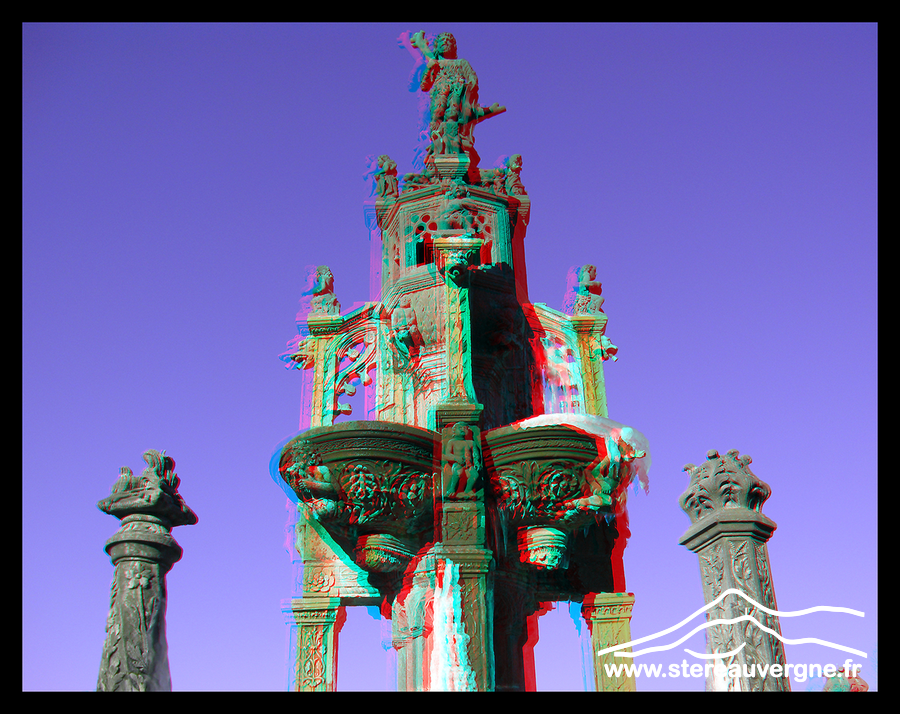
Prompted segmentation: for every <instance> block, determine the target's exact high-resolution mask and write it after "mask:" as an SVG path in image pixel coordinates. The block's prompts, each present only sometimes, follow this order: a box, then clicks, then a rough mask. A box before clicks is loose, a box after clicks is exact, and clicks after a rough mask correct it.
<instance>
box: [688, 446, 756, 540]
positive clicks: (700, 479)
mask: <svg viewBox="0 0 900 714" xmlns="http://www.w3.org/2000/svg"><path fill="white" fill-rule="evenodd" d="M751 461H752V459H751V458H750V457H749V456H747V455H746V454H745V455H744V456H741V455H740V454H739V453H738V450H737V449H732V450H731V451H729V452H727V453H726V454H725V455H724V456H720V455H719V452H718V451H715V450H714V449H713V450H710V451H709V452H707V454H706V461H705V462H703V463H702V464H700V465H699V466H695V465H694V464H685V466H684V471H686V472H687V473H688V474H689V475H690V477H691V480H690V483H689V484H688V488H687V491H685V492H684V493H683V494H681V498H679V499H678V501H679V503H680V505H681V508H682V510H683V511H684V512H685V513H687V514H688V516H689V517H690V519H691V522H692V523H696V522H697V521H699V520H701V519H702V518H704V517H706V516H708V515H711V514H712V513H714V512H716V511H720V510H723V509H735V508H736V509H744V510H748V511H755V512H756V513H762V505H763V503H765V501H766V499H767V498H768V497H769V496H770V495H771V494H772V489H771V488H769V485H768V484H767V483H765V482H764V481H762V480H760V479H759V478H757V477H756V475H754V474H753V472H752V471H750V469H749V465H750V463H751Z"/></svg>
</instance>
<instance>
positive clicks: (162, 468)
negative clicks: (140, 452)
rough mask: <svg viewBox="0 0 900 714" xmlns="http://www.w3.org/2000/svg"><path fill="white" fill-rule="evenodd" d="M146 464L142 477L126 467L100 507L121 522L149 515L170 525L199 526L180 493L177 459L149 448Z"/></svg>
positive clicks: (99, 503)
mask: <svg viewBox="0 0 900 714" xmlns="http://www.w3.org/2000/svg"><path fill="white" fill-rule="evenodd" d="M144 461H146V462H147V468H146V469H144V471H143V473H142V474H141V475H140V476H139V477H136V476H134V474H133V473H132V471H131V469H130V468H128V467H127V466H123V467H122V468H121V469H120V470H119V478H118V480H117V481H116V482H115V483H114V484H113V487H112V493H111V494H110V495H109V496H107V497H106V498H104V499H103V500H102V501H99V502H98V503H97V508H99V509H100V510H101V511H103V512H104V513H108V514H109V515H111V516H115V517H116V518H118V519H120V520H121V519H123V518H126V517H128V516H133V515H150V516H157V517H161V518H164V519H166V520H167V521H168V523H169V525H170V526H192V525H194V524H195V523H197V516H196V514H195V513H194V512H193V511H192V510H191V509H190V508H188V506H187V504H186V503H185V502H184V499H183V498H182V497H181V494H179V493H178V485H179V484H180V483H181V479H179V478H178V475H177V474H176V473H175V460H174V459H173V458H172V457H171V456H166V452H165V451H163V452H159V451H156V450H155V449H150V450H148V451H145V452H144Z"/></svg>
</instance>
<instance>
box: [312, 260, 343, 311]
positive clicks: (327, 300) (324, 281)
mask: <svg viewBox="0 0 900 714" xmlns="http://www.w3.org/2000/svg"><path fill="white" fill-rule="evenodd" d="M310 293H311V294H312V296H313V297H312V300H311V302H310V308H311V309H310V314H313V315H340V314H341V304H340V303H339V302H338V300H337V298H336V297H335V295H334V275H333V274H332V272H331V268H329V267H328V266H327V265H320V266H319V267H318V268H316V274H315V278H314V279H313V286H312V288H311V289H309V290H307V291H305V292H304V293H303V294H304V295H309V294H310Z"/></svg>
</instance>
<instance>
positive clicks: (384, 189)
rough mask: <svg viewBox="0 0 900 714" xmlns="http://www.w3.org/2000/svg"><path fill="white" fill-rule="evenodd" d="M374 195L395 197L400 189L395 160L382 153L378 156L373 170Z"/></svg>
mask: <svg viewBox="0 0 900 714" xmlns="http://www.w3.org/2000/svg"><path fill="white" fill-rule="evenodd" d="M374 176H375V195H376V196H378V197H379V198H397V196H399V195H400V190H399V187H398V183H397V162H396V161H394V160H393V159H391V157H390V156H387V155H386V154H383V155H381V156H379V157H378V163H377V166H376V169H375V172H374Z"/></svg>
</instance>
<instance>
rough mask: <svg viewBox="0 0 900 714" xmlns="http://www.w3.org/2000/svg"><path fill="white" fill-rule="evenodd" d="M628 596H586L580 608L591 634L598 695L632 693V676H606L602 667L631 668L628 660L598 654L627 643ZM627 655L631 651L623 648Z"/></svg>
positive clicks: (631, 602)
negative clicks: (623, 666) (621, 666)
mask: <svg viewBox="0 0 900 714" xmlns="http://www.w3.org/2000/svg"><path fill="white" fill-rule="evenodd" d="M633 607H634V595H633V594H632V593H589V594H588V595H586V596H585V598H584V604H582V606H581V615H582V617H584V619H585V621H586V622H587V625H588V628H589V629H590V632H591V649H592V650H593V660H594V686H595V687H596V689H597V691H598V692H633V691H635V690H636V686H635V681H634V675H633V674H628V675H626V674H624V673H623V674H619V675H616V674H613V673H607V668H606V665H610V666H619V665H625V664H633V662H634V660H633V659H632V658H631V657H616V656H615V654H614V653H613V652H607V653H605V654H602V655H599V656H598V653H599V652H600V651H602V650H604V649H607V648H609V647H614V646H615V645H621V644H625V643H626V642H631V610H632V608H633ZM624 651H626V652H630V651H631V648H630V647H627V648H624Z"/></svg>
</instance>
